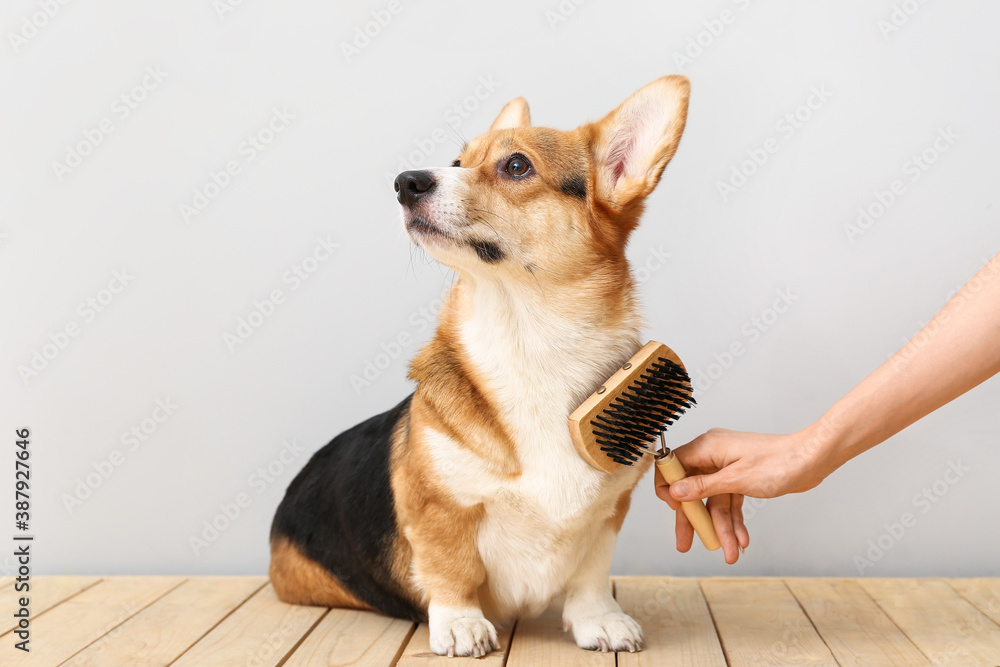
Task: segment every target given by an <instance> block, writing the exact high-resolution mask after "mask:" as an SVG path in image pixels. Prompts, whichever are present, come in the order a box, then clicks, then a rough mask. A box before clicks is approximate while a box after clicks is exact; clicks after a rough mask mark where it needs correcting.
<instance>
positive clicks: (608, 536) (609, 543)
mask: <svg viewBox="0 0 1000 667" xmlns="http://www.w3.org/2000/svg"><path fill="white" fill-rule="evenodd" d="M599 530H600V534H599V535H598V536H597V537H596V539H595V540H594V543H593V545H592V546H591V547H590V550H589V551H587V554H586V555H585V556H584V557H583V560H582V561H581V562H580V566H579V567H578V568H577V569H576V572H574V573H573V576H571V577H570V579H569V581H568V582H567V583H566V602H565V604H564V605H563V624H564V626H565V627H566V628H572V630H573V638H574V639H575V640H576V643H577V646H579V647H580V648H585V649H591V650H601V651H607V650H609V649H610V650H612V651H637V650H639V649H641V648H642V628H640V627H639V624H638V623H636V622H635V621H634V620H633V619H632V617H631V616H629V615H628V614H626V613H625V612H623V611H622V608H621V607H619V606H618V603H617V602H616V601H615V598H614V596H612V595H611V556H612V554H613V553H614V550H615V538H616V537H617V536H618V531H617V530H616V529H615V528H614V527H613V526H612V525H611V524H610V522H608V523H605V524H604V525H602V526H601V528H600V529H599Z"/></svg>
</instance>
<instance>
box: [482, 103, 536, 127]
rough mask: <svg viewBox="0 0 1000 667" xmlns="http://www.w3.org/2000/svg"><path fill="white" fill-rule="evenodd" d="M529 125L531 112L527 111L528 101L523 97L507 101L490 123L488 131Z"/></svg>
mask: <svg viewBox="0 0 1000 667" xmlns="http://www.w3.org/2000/svg"><path fill="white" fill-rule="evenodd" d="M530 125H531V113H530V112H529V111H528V101H527V100H525V99H524V98H523V97H518V98H516V99H513V100H511V101H510V102H507V104H505V105H504V107H503V109H501V110H500V115H499V116H497V119H496V120H495V121H493V124H492V125H490V132H492V131H493V130H512V129H514V128H516V127H528V126H530Z"/></svg>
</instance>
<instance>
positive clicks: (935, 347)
mask: <svg viewBox="0 0 1000 667" xmlns="http://www.w3.org/2000/svg"><path fill="white" fill-rule="evenodd" d="M998 371H1000V254H998V255H997V256H995V257H994V258H993V259H992V260H991V261H990V262H989V263H988V264H987V265H986V266H984V267H983V268H982V269H981V270H980V271H979V273H977V274H976V276H975V277H974V278H973V279H972V280H970V281H969V282H968V283H967V284H966V285H965V286H964V287H963V288H962V289H961V290H960V291H959V292H958V294H956V295H955V296H954V297H953V298H952V299H951V300H950V301H949V302H948V303H947V304H946V305H945V307H944V308H942V309H941V311H940V312H938V314H937V315H935V316H934V318H933V319H932V320H931V321H930V322H928V323H927V325H926V326H925V327H924V328H923V329H921V330H920V332H919V333H918V334H917V335H916V336H914V337H913V339H912V340H911V341H910V342H909V343H907V344H906V345H905V346H904V347H903V349H901V350H900V351H899V352H897V353H896V354H895V355H893V356H892V357H891V358H890V359H889V360H888V361H886V362H885V363H884V364H882V366H880V367H879V368H878V369H877V370H875V372H873V373H872V374H871V375H869V376H868V377H867V378H865V379H864V380H863V381H862V382H861V383H860V384H859V385H858V386H857V387H855V388H854V389H852V390H851V391H850V392H849V393H848V394H847V395H846V396H844V397H843V398H842V399H840V400H839V401H837V402H836V403H835V404H834V405H833V406H832V407H831V408H830V409H829V410H828V411H827V412H826V414H824V415H823V416H822V417H821V418H820V419H819V420H818V421H816V423H814V424H812V425H811V426H809V427H807V428H805V429H803V430H802V431H799V432H798V433H792V434H788V435H767V434H761V433H740V432H735V431H726V430H723V429H712V430H711V431H709V432H708V433H705V434H704V435H702V436H699V437H698V438H696V439H695V440H693V441H692V442H690V443H688V444H687V445H684V446H683V447H679V448H678V449H677V450H676V452H677V456H678V458H680V460H681V462H682V463H683V464H684V467H685V468H686V469H687V470H688V471H689V477H688V478H687V479H686V480H684V482H681V483H678V484H675V485H674V486H672V487H669V491H668V487H667V486H666V484H665V483H664V482H663V480H662V479H659V478H658V479H657V482H656V483H657V495H659V496H660V497H661V498H663V499H664V500H667V501H668V502H671V505H673V502H672V501H676V500H694V499H697V498H705V497H708V496H716V495H719V494H743V495H749V496H754V497H757V498H771V497H775V496H780V495H784V494H786V493H797V492H801V491H806V490H808V489H811V488H813V487H815V486H816V485H817V484H819V483H820V482H821V481H823V479H825V478H826V477H827V476H828V475H829V474H830V473H832V472H833V471H834V470H836V469H837V468H839V467H840V466H841V465H843V464H844V463H846V462H847V461H849V460H850V459H852V458H854V457H855V456H857V455H858V454H860V453H861V452H864V451H866V450H868V449H871V448H872V447H874V446H875V445H877V444H879V443H880V442H883V441H884V440H886V439H888V438H889V437H891V436H892V435H894V434H896V433H898V432H899V431H901V430H903V429H904V428H906V427H907V426H909V425H910V424H912V423H913V422H915V421H917V420H918V419H920V418H921V417H923V416H925V415H927V414H928V413H930V412H933V411H934V410H936V409H937V408H939V407H941V406H942V405H944V404H945V403H948V402H949V401H951V400H952V399H954V398H956V397H958V396H960V395H962V394H964V393H965V392H967V391H969V390H970V389H972V388H973V387H975V386H976V385H978V384H979V383H981V382H983V381H984V380H986V379H987V378H989V377H991V376H993V375H994V374H996V373H997V372H998ZM710 504H711V503H710ZM719 504H723V505H727V506H728V505H730V504H731V501H730V502H726V503H719ZM713 518H716V524H717V525H716V529H717V530H719V526H718V523H719V518H718V517H713ZM681 523H682V522H680V521H679V525H678V545H681V540H680V538H681V537H682V528H683V527H684V526H682V525H681ZM732 523H733V521H731V522H730V525H729V526H728V527H727V530H726V531H725V532H727V533H729V534H732V533H733V525H732ZM736 529H737V532H738V533H739V532H740V530H742V533H743V534H745V532H746V529H745V528H744V527H743V525H742V521H739V523H738V525H737V526H736ZM686 531H687V532H689V531H690V526H687V527H686ZM719 532H720V537H722V535H721V533H722V532H723V531H722V530H719ZM686 534H687V533H686V532H685V533H684V535H685V536H686ZM723 541H724V542H725V539H724V538H723ZM740 542H741V543H742V542H743V540H742V539H741V540H740ZM744 546H745V545H744ZM683 550H685V551H686V549H683ZM727 560H728V558H727Z"/></svg>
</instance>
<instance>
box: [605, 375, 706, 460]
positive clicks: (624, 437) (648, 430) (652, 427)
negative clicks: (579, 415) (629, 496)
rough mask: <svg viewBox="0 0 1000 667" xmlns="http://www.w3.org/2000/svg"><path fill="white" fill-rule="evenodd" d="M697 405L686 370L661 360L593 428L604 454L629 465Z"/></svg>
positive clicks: (626, 390) (617, 399) (613, 402)
mask: <svg viewBox="0 0 1000 667" xmlns="http://www.w3.org/2000/svg"><path fill="white" fill-rule="evenodd" d="M695 404H696V401H695V400H694V398H693V397H692V396H691V378H690V377H688V374H687V371H685V370H684V368H683V367H682V366H679V365H677V364H675V363H674V362H672V361H670V360H669V359H664V358H663V357H658V358H657V359H656V361H654V362H653V363H651V364H650V365H649V366H648V367H647V368H646V370H645V371H644V372H642V373H640V374H639V377H638V378H637V379H635V380H633V381H632V382H631V384H629V386H628V387H626V388H625V390H624V391H623V392H622V393H621V395H620V396H618V397H617V398H615V400H613V401H611V403H609V404H608V406H607V407H606V408H604V410H602V411H601V412H600V413H599V414H597V415H596V416H595V417H594V418H593V419H592V420H591V422H590V425H591V426H592V427H593V429H594V437H595V441H596V442H597V444H599V445H600V446H601V451H602V452H605V453H606V454H607V455H608V456H610V457H611V458H612V459H613V460H615V461H617V462H618V463H621V464H624V465H628V466H630V465H632V464H633V463H635V462H636V461H638V460H639V457H640V456H642V454H643V451H642V450H643V449H646V448H649V446H650V445H651V444H653V443H654V442H655V441H656V439H657V438H658V437H659V435H660V433H662V432H663V431H665V430H667V427H668V426H670V425H671V424H673V423H674V421H675V420H676V419H677V418H678V417H679V416H681V415H682V414H684V413H685V412H686V411H687V409H688V408H690V407H691V406H693V405H695Z"/></svg>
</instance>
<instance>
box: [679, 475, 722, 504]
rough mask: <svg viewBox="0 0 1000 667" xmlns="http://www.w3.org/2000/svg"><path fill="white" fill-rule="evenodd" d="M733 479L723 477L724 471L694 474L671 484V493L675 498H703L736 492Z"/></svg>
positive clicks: (686, 499)
mask: <svg viewBox="0 0 1000 667" xmlns="http://www.w3.org/2000/svg"><path fill="white" fill-rule="evenodd" d="M732 486H733V485H732V483H731V480H727V479H725V478H724V477H723V475H722V472H721V471H719V472H715V473H712V474H711V475H692V476H690V477H685V478H684V479H682V480H680V481H679V482H675V483H674V484H671V485H670V487H669V490H670V495H671V496H673V498H674V499H675V500H679V501H688V500H701V499H702V498H708V497H709V496H717V495H719V494H721V493H735V491H733V489H732Z"/></svg>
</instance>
